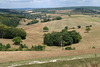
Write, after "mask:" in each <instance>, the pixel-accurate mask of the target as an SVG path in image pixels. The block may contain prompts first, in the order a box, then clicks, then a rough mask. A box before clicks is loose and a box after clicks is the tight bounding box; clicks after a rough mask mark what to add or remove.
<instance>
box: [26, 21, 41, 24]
mask: <svg viewBox="0 0 100 67" xmlns="http://www.w3.org/2000/svg"><path fill="white" fill-rule="evenodd" d="M38 22H39V21H38V20H33V21H31V22H30V23H28V24H27V25H31V24H36V23H38Z"/></svg>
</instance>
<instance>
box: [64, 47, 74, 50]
mask: <svg viewBox="0 0 100 67" xmlns="http://www.w3.org/2000/svg"><path fill="white" fill-rule="evenodd" d="M65 50H75V47H73V48H72V47H66V48H65Z"/></svg>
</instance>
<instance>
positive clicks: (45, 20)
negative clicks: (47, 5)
mask: <svg viewBox="0 0 100 67" xmlns="http://www.w3.org/2000/svg"><path fill="white" fill-rule="evenodd" d="M48 21H51V19H47V18H45V19H43V20H42V21H41V22H42V23H44V22H48Z"/></svg>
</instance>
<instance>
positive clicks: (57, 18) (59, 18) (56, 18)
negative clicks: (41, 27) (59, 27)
mask: <svg viewBox="0 0 100 67" xmlns="http://www.w3.org/2000/svg"><path fill="white" fill-rule="evenodd" d="M61 19H62V17H60V16H57V17H55V18H53V20H61Z"/></svg>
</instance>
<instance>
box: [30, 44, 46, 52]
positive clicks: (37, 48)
mask: <svg viewBox="0 0 100 67" xmlns="http://www.w3.org/2000/svg"><path fill="white" fill-rule="evenodd" d="M44 49H45V47H44V46H41V45H38V46H36V45H35V46H33V45H32V47H31V49H30V50H31V51H42V50H44Z"/></svg>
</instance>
